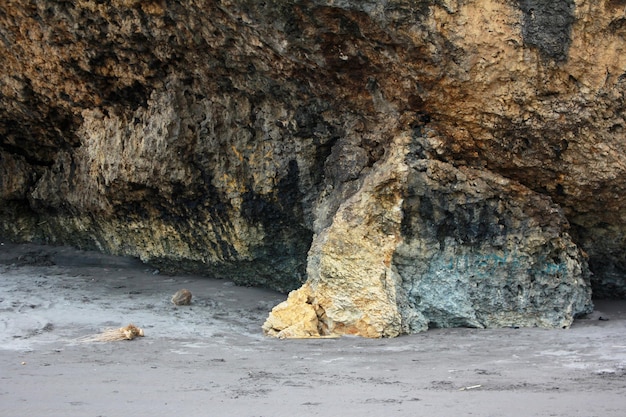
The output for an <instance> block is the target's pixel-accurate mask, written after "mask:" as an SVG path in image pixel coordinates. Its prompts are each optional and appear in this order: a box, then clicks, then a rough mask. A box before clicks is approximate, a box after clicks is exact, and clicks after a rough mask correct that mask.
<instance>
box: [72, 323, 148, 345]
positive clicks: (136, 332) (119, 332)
mask: <svg viewBox="0 0 626 417" xmlns="http://www.w3.org/2000/svg"><path fill="white" fill-rule="evenodd" d="M138 336H141V337H143V336H144V333H143V329H141V328H139V327H137V326H135V325H134V324H132V323H131V324H129V325H128V326H126V327H120V328H119V329H106V330H105V331H103V332H102V333H99V334H97V335H94V336H87V337H84V338H81V339H79V341H81V342H117V341H118V340H133V339H134V338H136V337H138Z"/></svg>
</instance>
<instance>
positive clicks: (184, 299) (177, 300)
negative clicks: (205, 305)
mask: <svg viewBox="0 0 626 417" xmlns="http://www.w3.org/2000/svg"><path fill="white" fill-rule="evenodd" d="M172 303H174V304H176V305H177V306H188V305H189V304H191V291H189V290H187V289H185V288H183V289H181V290H178V291H176V293H175V294H174V295H173V296H172Z"/></svg>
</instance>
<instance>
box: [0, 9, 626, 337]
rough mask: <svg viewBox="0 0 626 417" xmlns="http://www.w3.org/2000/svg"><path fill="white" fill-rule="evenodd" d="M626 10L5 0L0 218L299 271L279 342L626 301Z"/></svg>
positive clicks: (4, 229) (172, 263)
mask: <svg viewBox="0 0 626 417" xmlns="http://www.w3.org/2000/svg"><path fill="white" fill-rule="evenodd" d="M625 28H626V24H625V19H624V2H622V1H616V0H602V1H598V2H589V1H585V0H566V1H559V2H553V1H548V0H520V1H508V0H485V1H475V0H440V1H413V0H411V1H409V0H393V1H386V2H379V1H352V0H341V1H329V0H306V1H305V0H302V1H300V0H298V1H294V2H291V3H289V4H287V3H285V2H280V1H274V0H270V1H263V2H260V1H249V0H228V1H227V0H193V1H185V2H182V1H163V0H148V1H136V0H115V1H110V2H100V1H95V0H76V1H72V2H57V1H51V0H33V1H29V2H23V1H16V0H6V1H4V2H3V3H2V4H0V54H1V56H2V57H3V59H2V61H0V235H4V236H6V237H9V238H13V239H15V240H23V241H38V242H48V243H65V244H72V245H75V246H79V247H82V248H89V249H93V248H97V249H100V250H102V251H106V252H109V253H114V254H125V255H134V256H137V257H139V258H141V259H142V260H144V261H146V262H150V263H152V264H155V265H157V266H158V267H159V268H160V269H161V270H163V271H166V272H167V271H180V270H184V271H190V272H198V273H203V274H207V275H211V276H217V277H227V278H229V279H233V280H235V281H236V282H238V283H241V284H249V285H262V286H267V287H271V288H275V289H278V290H281V291H285V292H288V291H292V290H296V289H298V288H299V287H300V286H301V285H303V284H305V287H302V290H301V291H300V292H299V293H296V295H297V297H296V295H294V297H290V300H292V301H293V303H291V301H290V300H287V305H283V307H284V309H285V311H292V309H291V307H290V306H294V305H300V306H302V308H303V309H304V310H306V314H304V311H303V315H302V316H298V314H291V313H289V314H287V313H285V314H284V315H283V316H281V317H283V319H281V320H282V321H281V322H280V323H282V324H280V323H279V320H276V321H272V319H273V316H276V314H277V313H276V312H275V313H273V315H271V316H270V319H268V322H270V323H269V324H268V325H267V326H266V331H267V332H268V333H272V334H276V335H278V334H279V333H280V332H282V331H283V330H284V329H286V328H291V330H289V331H286V332H285V333H282V335H281V337H282V336H286V335H291V336H297V333H298V331H300V330H297V329H305V330H302V332H304V333H307V334H309V336H311V335H314V331H313V330H314V329H317V330H316V331H317V332H318V334H319V335H321V336H323V335H331V334H360V335H364V336H373V337H379V336H394V335H397V334H401V333H404V332H413V331H420V330H423V329H426V328H428V327H433V326H461V325H462V326H475V327H488V326H507V325H533V326H534V325H540V326H559V327H563V326H567V325H569V324H570V323H571V320H572V318H573V317H574V316H576V315H578V314H584V313H586V312H588V311H589V310H590V308H591V302H590V289H592V290H593V294H594V296H598V297H606V296H612V297H625V296H626V279H625V278H624V277H625V274H626V258H625V255H624V254H625V250H624V249H625V248H626V240H625V239H624V236H626V221H625V219H626V211H625V209H624V207H626V204H625V203H626V201H625V199H626V197H624V195H626V181H625V179H626V167H625V165H624V161H623V155H624V154H625V153H626V140H624V135H625V132H626V121H625V120H624V115H623V113H624V112H623V110H624V86H625V84H624V83H625V77H624V74H626V54H624V53H623V52H624V51H623V49H624V45H626V43H625V38H626V29H625ZM302 294H305V295H306V296H303V295H302ZM290 303H291V304H290ZM296 310H297V309H295V310H293V311H296ZM311 312H314V313H315V317H313V316H311V314H310V313H311ZM287 316H289V317H292V319H287V318H285V317H287ZM305 316H306V317H307V318H306V319H303V318H302V317H305ZM297 317H300V319H297ZM274 318H276V317H274ZM290 320H291V321H292V322H293V323H291V324H290V323H289V321H290ZM298 320H300V321H302V320H304V321H305V322H306V323H308V324H306V323H305V324H306V325H304V324H302V323H301V325H302V326H303V327H302V326H301V327H298V326H300V325H298V324H297V323H299V321H298ZM315 320H317V321H315ZM312 323H313V324H314V325H313V324H312ZM294 325H295V327H291V326H294Z"/></svg>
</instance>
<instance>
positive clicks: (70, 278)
mask: <svg viewBox="0 0 626 417" xmlns="http://www.w3.org/2000/svg"><path fill="white" fill-rule="evenodd" d="M2 243H3V244H2V245H0V416H65V417H69V416H81V417H86V416H94V417H95V416H107V417H112V416H125V417H126V416H129V415H137V416H173V415H180V416H186V417H191V416H247V417H252V416H267V417H279V416H289V417H293V416H297V415H307V416H429V417H437V416H441V417H449V416H461V415H463V416H499V417H501V416H508V417H515V416H520V417H528V416H563V417H566V416H567V417H577V416H580V417H591V416H598V417H613V416H615V417H617V416H620V417H621V416H624V413H625V412H626V411H625V410H626V301H601V300H596V311H595V312H594V313H593V314H592V315H590V316H589V317H588V318H586V319H581V320H578V321H576V323H575V324H574V326H572V328H571V329H567V330H563V329H554V330H546V329H536V328H531V329H513V328H507V329H495V330H480V329H433V330H429V331H428V332H425V333H421V334H417V335H411V336H402V337H399V338H396V339H379V340H370V339H362V338H354V337H344V338H340V339H308V340H275V339H270V338H267V337H264V336H263V335H262V333H261V329H260V326H261V324H262V323H263V321H264V320H265V318H266V317H267V313H268V312H269V311H270V309H271V308H272V307H273V306H274V305H276V304H277V303H279V302H280V301H282V300H284V299H285V298H286V296H285V295H284V294H279V293H276V292H272V291H268V290H263V289H257V288H243V287H237V286H235V285H233V283H232V282H228V281H220V280H213V279H210V278H206V277H195V276H166V275H162V274H159V273H158V271H155V270H154V269H151V268H150V267H148V266H146V265H143V264H141V263H140V262H139V261H137V260H133V259H129V258H119V257H111V256H105V255H102V254H99V253H95V252H83V251H77V250H73V249H70V248H65V247H46V246H37V245H13V244H10V243H8V242H2ZM181 288H187V289H189V290H190V291H191V292H192V294H193V299H192V303H191V305H189V306H175V305H173V304H172V303H171V302H170V298H171V296H172V295H173V294H174V293H175V292H176V291H177V290H179V289H181ZM129 323H134V324H135V325H137V326H139V327H141V328H143V329H144V331H145V337H143V338H137V339H135V340H132V341H119V342H109V343H98V342H91V343H81V342H79V341H78V339H79V338H81V337H84V336H89V335H94V334H97V333H99V332H101V331H102V330H104V329H106V328H111V327H122V326H125V325H127V324H129Z"/></svg>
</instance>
